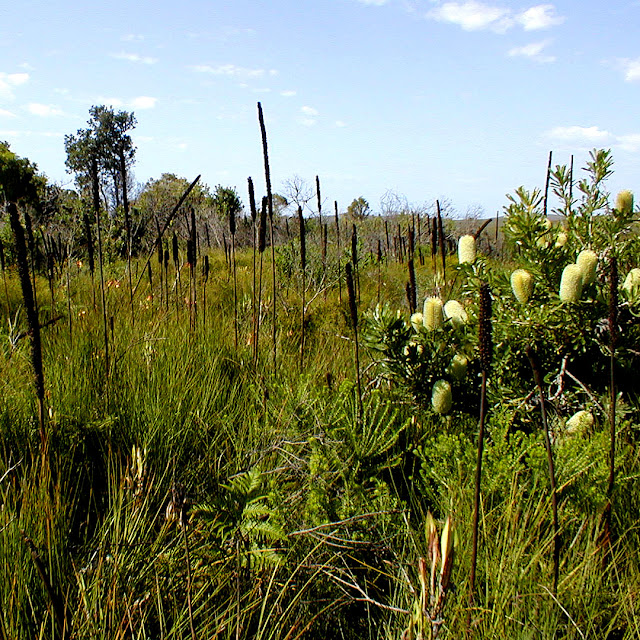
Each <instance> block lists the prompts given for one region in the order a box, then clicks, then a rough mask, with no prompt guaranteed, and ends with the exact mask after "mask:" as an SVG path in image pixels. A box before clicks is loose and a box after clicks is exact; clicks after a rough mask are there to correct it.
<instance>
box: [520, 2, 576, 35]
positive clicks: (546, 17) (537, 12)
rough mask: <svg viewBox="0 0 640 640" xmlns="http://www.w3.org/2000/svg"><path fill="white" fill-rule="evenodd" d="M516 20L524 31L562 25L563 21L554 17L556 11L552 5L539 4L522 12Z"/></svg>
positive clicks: (562, 18)
mask: <svg viewBox="0 0 640 640" xmlns="http://www.w3.org/2000/svg"><path fill="white" fill-rule="evenodd" d="M517 20H518V22H519V23H520V24H521V25H522V27H523V28H524V30H525V31H536V30H538V29H549V28H550V27H555V26H557V25H559V24H562V23H563V22H564V20H565V19H564V17H562V16H558V15H556V9H555V7H554V6H553V5H552V4H539V5H537V6H535V7H531V8H530V9H527V10H526V11H523V12H522V13H521V14H520V15H519V16H518V17H517Z"/></svg>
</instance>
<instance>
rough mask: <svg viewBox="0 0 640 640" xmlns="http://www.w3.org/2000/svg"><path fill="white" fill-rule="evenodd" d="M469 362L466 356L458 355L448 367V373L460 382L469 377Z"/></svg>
mask: <svg viewBox="0 0 640 640" xmlns="http://www.w3.org/2000/svg"><path fill="white" fill-rule="evenodd" d="M468 364H469V361H468V360H467V358H466V356H463V355H462V354H460V353H456V355H455V356H453V358H451V362H450V363H449V366H448V367H447V373H448V374H449V375H450V376H451V377H452V378H453V379H454V380H456V381H457V382H460V381H462V380H463V379H464V377H465V376H466V375H467V365H468Z"/></svg>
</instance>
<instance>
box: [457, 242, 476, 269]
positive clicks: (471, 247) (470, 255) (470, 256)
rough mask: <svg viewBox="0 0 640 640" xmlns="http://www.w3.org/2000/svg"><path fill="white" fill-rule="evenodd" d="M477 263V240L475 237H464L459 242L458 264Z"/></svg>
mask: <svg viewBox="0 0 640 640" xmlns="http://www.w3.org/2000/svg"><path fill="white" fill-rule="evenodd" d="M475 261H476V239H475V238H474V237H473V236H462V237H461V238H460V240H458V263H459V264H473V263H474V262H475Z"/></svg>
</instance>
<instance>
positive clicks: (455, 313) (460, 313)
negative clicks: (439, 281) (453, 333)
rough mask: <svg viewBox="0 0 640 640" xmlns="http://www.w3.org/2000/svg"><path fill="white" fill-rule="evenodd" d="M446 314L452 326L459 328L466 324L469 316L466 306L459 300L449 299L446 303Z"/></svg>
mask: <svg viewBox="0 0 640 640" xmlns="http://www.w3.org/2000/svg"><path fill="white" fill-rule="evenodd" d="M443 310H444V315H445V317H446V318H447V319H448V320H450V321H451V324H452V326H453V327H454V328H455V329H457V328H458V327H461V326H463V325H465V324H467V320H468V319H469V317H468V316H467V312H466V311H465V310H464V307H463V306H462V305H461V304H460V303H459V302H458V301H457V300H449V301H447V302H446V303H445V305H444V308H443Z"/></svg>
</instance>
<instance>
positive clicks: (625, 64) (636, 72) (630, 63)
mask: <svg viewBox="0 0 640 640" xmlns="http://www.w3.org/2000/svg"><path fill="white" fill-rule="evenodd" d="M618 65H619V66H620V68H621V69H622V72H623V73H624V79H625V81H626V82H636V81H637V80H640V58H635V59H633V60H632V59H630V58H621V59H620V60H618Z"/></svg>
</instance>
